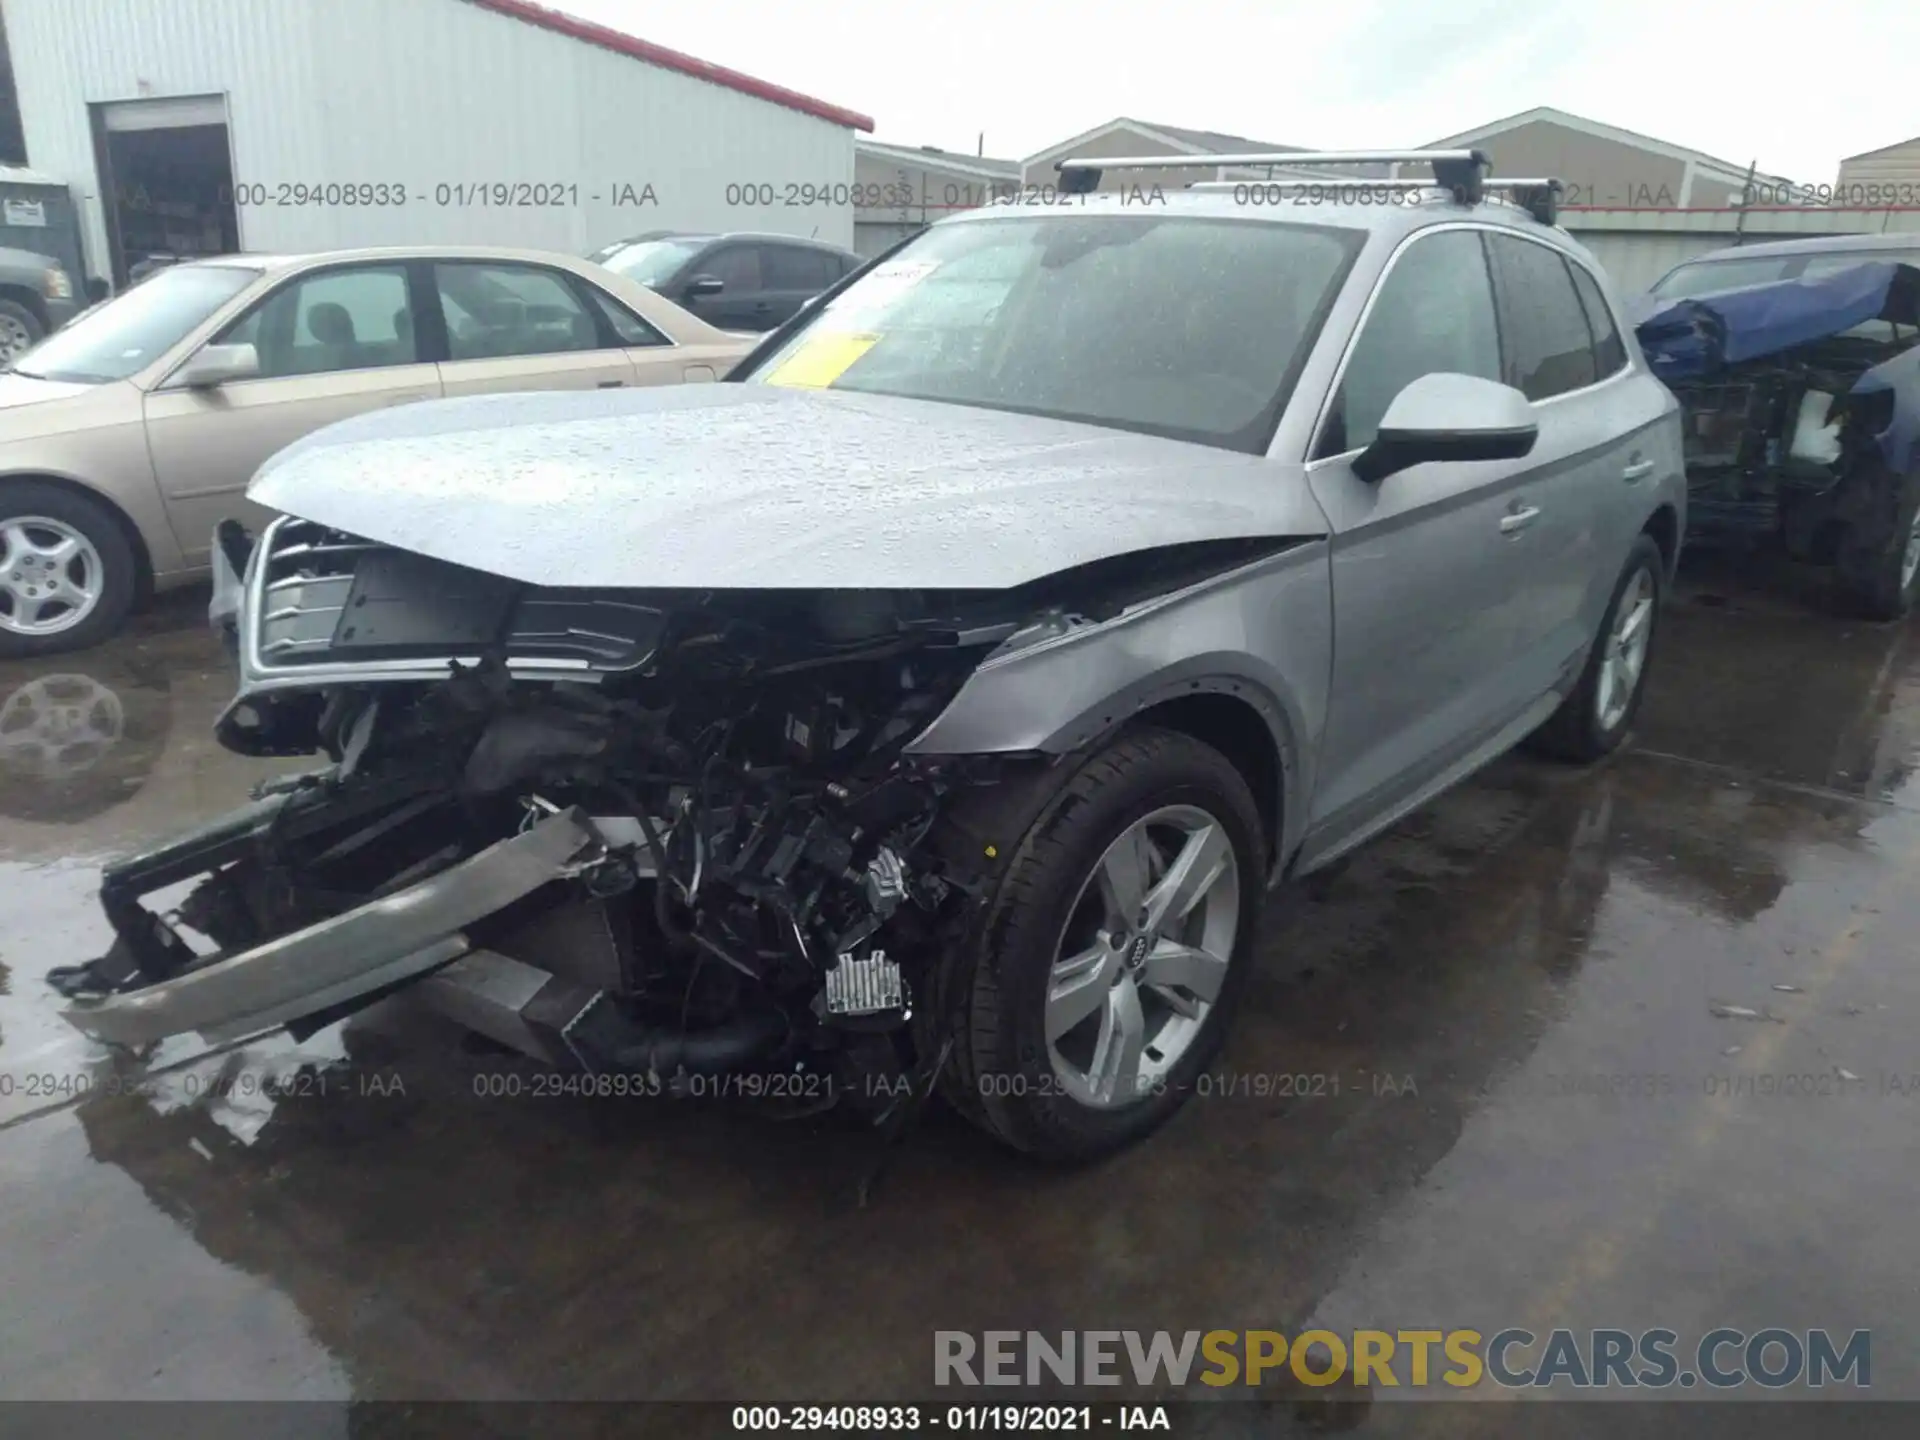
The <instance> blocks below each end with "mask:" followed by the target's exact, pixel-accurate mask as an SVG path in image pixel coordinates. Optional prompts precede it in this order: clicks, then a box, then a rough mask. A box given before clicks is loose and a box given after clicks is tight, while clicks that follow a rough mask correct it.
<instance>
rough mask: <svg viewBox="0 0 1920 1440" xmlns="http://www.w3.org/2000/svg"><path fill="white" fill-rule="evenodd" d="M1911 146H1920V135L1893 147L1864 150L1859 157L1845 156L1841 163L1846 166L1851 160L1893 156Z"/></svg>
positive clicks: (1899, 141)
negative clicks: (1894, 153) (1897, 151)
mask: <svg viewBox="0 0 1920 1440" xmlns="http://www.w3.org/2000/svg"><path fill="white" fill-rule="evenodd" d="M1909 145H1920V135H1912V136H1909V137H1908V138H1907V139H1905V140H1896V141H1894V142H1893V144H1891V145H1881V146H1877V147H1876V148H1874V149H1872V150H1862V151H1861V152H1860V153H1859V154H1858V155H1847V156H1843V157H1842V158H1841V161H1840V163H1841V164H1842V165H1844V164H1846V163H1847V161H1849V160H1870V159H1872V158H1873V157H1874V156H1875V155H1891V154H1892V153H1893V152H1894V151H1896V150H1904V149H1906V148H1907V147H1908V146H1909Z"/></svg>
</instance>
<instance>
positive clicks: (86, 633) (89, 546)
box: [0, 480, 140, 659]
mask: <svg viewBox="0 0 1920 1440" xmlns="http://www.w3.org/2000/svg"><path fill="white" fill-rule="evenodd" d="M66 547H70V549H68V548H66ZM139 578H140V571H139V565H138V562H137V561H136V560H135V558H134V553H133V546H132V544H131V543H130V542H129V541H128V539H127V536H126V532H125V531H124V530H123V529H121V526H120V522H119V520H118V519H117V518H116V517H115V516H114V514H113V513H112V512H111V511H110V510H108V509H107V507H106V506H105V505H103V504H101V503H100V502H99V501H97V500H92V499H89V498H88V497H87V496H85V495H81V494H77V493H76V492H74V491H72V490H69V489H67V488H65V487H64V486H60V485H51V484H48V483H47V482H46V481H43V480H5V481H0V659H19V658H23V657H30V656H37V655H59V654H62V653H64V652H66V651H69V650H84V649H86V648H88V647H89V646H92V645H98V644H99V643H100V642H101V641H103V640H105V639H107V638H108V637H109V636H111V635H112V634H113V633H114V632H115V631H117V630H118V629H119V628H120V625H121V622H122V621H124V620H125V619H126V617H127V612H128V611H129V610H131V609H132V608H133V601H134V596H135V594H136V593H137V591H138V589H139Z"/></svg>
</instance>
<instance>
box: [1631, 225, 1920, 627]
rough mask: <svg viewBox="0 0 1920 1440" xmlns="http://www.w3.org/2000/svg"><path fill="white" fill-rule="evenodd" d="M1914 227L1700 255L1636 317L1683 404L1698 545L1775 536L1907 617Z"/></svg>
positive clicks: (1919, 456)
mask: <svg viewBox="0 0 1920 1440" xmlns="http://www.w3.org/2000/svg"><path fill="white" fill-rule="evenodd" d="M1908 238H1912V239H1913V240H1914V241H1915V247H1914V250H1913V251H1911V252H1906V251H1900V250H1896V249H1889V248H1875V249H1865V248H1862V249H1857V250H1849V249H1842V248H1840V247H1841V245H1842V242H1841V241H1838V240H1830V241H1806V242H1797V243H1792V244H1781V245H1767V246H1756V247H1753V248H1752V251H1751V252H1730V254H1731V255H1733V256H1738V257H1739V258H1729V257H1728V256H1712V257H1703V258H1702V259H1701V260H1700V261H1697V262H1693V263H1690V264H1688V265H1685V266H1682V267H1680V268H1679V269H1678V270H1675V271H1673V272H1672V273H1671V274H1669V275H1668V276H1667V277H1666V278H1665V279H1664V280H1662V281H1661V282H1660V283H1659V284H1658V285H1656V286H1655V287H1654V290H1653V291H1652V292H1651V293H1650V294H1649V295H1648V296H1646V297H1644V298H1643V299H1642V300H1641V301H1640V302H1639V305H1638V307H1637V313H1636V315H1635V320H1636V325H1635V329H1636V333H1637V335H1638V338H1639V340H1640V343H1641V346H1642V348H1643V349H1644V350H1645V352H1646V355H1647V362H1648V365H1649V367H1650V368H1651V369H1652V370H1653V372H1654V374H1656V375H1658V376H1659V377H1660V378H1661V379H1662V380H1664V381H1665V382H1666V383H1667V385H1668V387H1669V388H1670V389H1672V390H1673V392H1674V394H1675V395H1676V396H1677V397H1678V398H1679V400H1680V403H1681V406H1682V408H1683V410H1684V412H1685V447H1686V463H1687V487H1688V501H1687V514H1688V537H1689V542H1690V543H1692V542H1694V541H1705V542H1709V543H1711V542H1715V541H1719V542H1726V541H1728V540H1736V541H1737V540H1739V539H1742V538H1753V537H1761V536H1777V537H1778V538H1779V539H1780V540H1781V541H1783V542H1784V544H1785V546H1786V549H1787V551H1788V553H1789V554H1791V555H1792V556H1794V557H1795V558H1796V559H1801V560H1808V561H1813V562H1816V563H1822V564H1828V565H1832V566H1834V567H1835V568H1836V570H1837V572H1838V577H1839V580H1840V585H1841V589H1842V591H1843V592H1844V594H1845V595H1846V597H1847V599H1848V600H1849V602H1850V603H1851V605H1852V608H1854V609H1855V610H1857V611H1858V612H1859V613H1860V614H1862V615H1863V616H1865V617H1867V618H1870V619H1876V620H1891V619H1896V618H1898V617H1900V616H1902V615H1905V614H1906V613H1907V612H1908V611H1909V610H1910V609H1911V608H1912V606H1913V602H1914V598H1915V594H1916V591H1920V347H1916V345H1915V341H1916V340H1920V237H1908ZM1855 243H1856V244H1857V243H1859V242H1858V241H1857V240H1856V241H1855ZM1761 251H1764V252H1766V253H1764V254H1762V253H1759V252H1761Z"/></svg>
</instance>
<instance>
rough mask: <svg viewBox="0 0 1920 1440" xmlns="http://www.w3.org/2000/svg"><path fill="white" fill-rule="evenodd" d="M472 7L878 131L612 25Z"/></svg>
mask: <svg viewBox="0 0 1920 1440" xmlns="http://www.w3.org/2000/svg"><path fill="white" fill-rule="evenodd" d="M467 3H468V4H470V5H478V6H479V7H480V8H481V9H483V10H491V11H493V12H495V13H496V14H499V15H508V16H511V17H512V18H514V19H516V20H524V21H526V22H527V23H528V24H529V25H537V26H539V27H540V28H541V29H542V30H551V31H553V32H554V33H555V34H558V35H566V36H569V37H570V38H572V39H575V40H584V41H586V43H587V44H589V45H598V46H599V47H600V48H601V49H603V50H611V51H613V52H614V53H615V54H616V55H625V56H628V57H629V58H631V59H634V60H641V61H644V62H646V63H647V64H649V65H658V66H659V67H660V68H661V69H663V70H677V71H679V72H680V73H681V74H682V75H691V76H692V77H693V78H694V79H696V80H705V81H706V82H708V83H709V84H712V85H724V86H725V87H726V88H727V89H729V90H738V91H739V92H740V93H741V94H743V95H751V96H753V97H754V98H755V99H756V100H765V101H768V102H769V103H771V104H774V105H783V106H785V107H786V108H787V109H789V110H798V111H799V112H800V113H801V114H803V115H812V116H815V117H816V118H818V119H821V120H828V121H831V122H832V123H833V124H835V125H845V126H846V127H847V128H848V129H851V130H872V129H873V120H872V118H871V117H869V116H866V115H862V114H860V113H859V112H858V111H856V110H844V109H842V108H841V107H840V106H838V105H829V104H828V103H827V102H826V101H825V100H816V99H814V98H813V97H812V96H811V95H802V94H801V93H800V92H799V91H798V90H789V89H787V88H786V87H785V86H784V85H775V84H772V83H771V82H769V81H766V80H756V79H755V78H754V77H753V76H751V75H743V74H742V73H741V72H740V71H738V70H729V69H728V68H727V67H726V66H724V65H715V64H713V63H712V62H711V61H707V60H700V59H697V58H695V57H694V56H692V55H687V54H684V53H682V52H681V51H678V50H669V49H668V48H667V47H666V46H664V45H655V44H654V43H653V42H652V41H650V40H642V39H640V38H639V37H638V36H637V35H629V34H627V33H626V32H625V31H624V30H615V29H614V28H612V27H611V26H609V25H596V24H595V23H594V22H593V21H591V20H582V19H580V18H578V17H577V16H573V15H563V14H561V13H560V12H559V11H558V10H549V9H547V7H546V6H544V5H535V4H532V3H530V0H467Z"/></svg>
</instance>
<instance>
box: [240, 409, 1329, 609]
mask: <svg viewBox="0 0 1920 1440" xmlns="http://www.w3.org/2000/svg"><path fill="white" fill-rule="evenodd" d="M248 496H249V498H251V499H253V500H255V501H257V502H258V503H260V504H262V505H264V506H267V507H268V508H270V509H273V510H278V511H281V512H283V513H286V514H290V515H296V516H300V517H302V518H304V519H308V520H313V521H317V522H319V523H320V524H323V525H327V526H331V527H334V528H336V529H340V530H344V531H348V532H350V533H352V534H356V535H359V536H362V537H364V538H366V539H369V540H376V541H380V542H382V543H385V544H389V545H394V546H398V547H399V548H401V549H405V550H412V551H415V552H418V553H420V554H423V555H429V556H432V557H434V558H436V559H440V560H446V561H449V562H451V563H454V564H458V565H465V566H468V567H471V568H473V569H477V570H483V571H487V572H489V573H492V574H496V575H504V576H508V577H510V578H513V579H517V580H521V581H524V582H527V583H529V584H535V585H560V586H649V587H668V588H678V587H689V588H702V587H722V588H740V589H811V588H839V587H857V588H878V589H911V588H928V589H947V588H953V589H1000V588H1005V587H1010V586H1014V585H1019V584H1022V583H1024V582H1026V581H1029V580H1033V579H1037V578H1039V577H1041V576H1043V575H1048V574H1052V573H1054V572H1057V571H1060V570H1065V569H1068V568H1070V567H1072V566H1075V565H1080V564H1085V563H1087V562H1090V561H1093V560H1098V559H1102V558H1105V557H1107V556H1111V555H1119V554H1125V553H1129V552H1132V551H1138V550H1145V549H1151V548H1155V547H1159V546H1164V545H1173V544H1180V543H1185V542H1194V541H1205V540H1220V539H1236V538H1250V537H1259V536H1268V535H1284V536H1295V537H1297V536H1302V535H1321V534H1324V533H1325V531H1326V524H1325V520H1324V518H1323V517H1322V515H1321V514H1320V512H1319V510H1318V509H1317V508H1316V507H1315V505H1314V502H1313V500H1312V498H1311V496H1310V495H1309V493H1308V490H1307V487H1306V486H1305V485H1304V484H1302V483H1299V472H1298V469H1297V467H1288V466H1283V465H1279V464H1277V463H1275V462H1273V461H1270V460H1268V459H1266V458H1264V457H1260V456H1252V455H1245V454H1240V453H1237V452H1233V451H1227V450H1221V449H1217V448H1214V447H1212V446H1204V445H1195V444H1188V443H1185V442H1181V441H1175V440H1164V439H1159V438H1156V437H1151V436H1144V435H1137V434H1133V433H1131V432H1126V431H1118V430H1110V429H1105V428H1101V427H1098V426H1093V425H1083V424H1078V423H1074V422H1069V421H1061V420H1050V419H1042V418H1038V417H1034V416H1026V415H1014V414H1007V413H1004V412H996V411H989V410H982V409H977V408H971V407H967V406H961V405H950V404H940V403H935V402H931V401H921V400H903V399H898V398H893V397H886V396H875V395H860V394H853V393H849V392H843V391H824V390H796V389H781V388H776V387H771V386H750V385H689V386H673V387H667V388H662V389H658V390H640V391H572V392H568V391H560V392H543V393H538V394H524V395H490V396H475V397H470V398H461V399H455V400H446V401H429V402H425V403H421V404H416V405H408V406H404V407H400V408H397V409H386V410H381V411H376V412H374V413H372V414H370V415H365V416H360V417H357V418H355V419H352V420H346V421H342V422H340V423H339V424H336V425H332V426H328V427H327V428H325V429H322V430H319V431H316V432H314V433H313V434H311V435H309V436H307V437H306V438H304V439H302V440H300V441H297V442H296V443H295V444H293V445H291V446H289V447H288V448H287V449H285V450H282V451H281V452H279V454H277V455H275V456H274V457H273V458H272V459H270V460H269V461H268V462H267V463H266V465H265V466H264V467H262V469H261V471H260V473H259V475H258V476H257V477H256V478H255V479H254V482H253V485H252V486H251V488H250V489H249V491H248Z"/></svg>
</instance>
